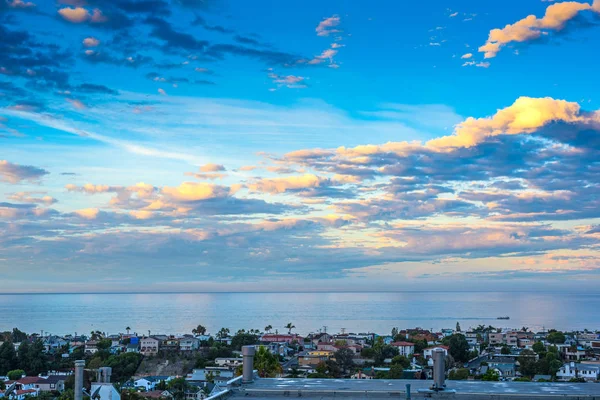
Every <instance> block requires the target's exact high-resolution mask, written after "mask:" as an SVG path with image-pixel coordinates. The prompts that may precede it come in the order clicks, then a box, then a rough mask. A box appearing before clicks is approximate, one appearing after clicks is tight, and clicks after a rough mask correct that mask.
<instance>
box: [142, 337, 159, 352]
mask: <svg viewBox="0 0 600 400" xmlns="http://www.w3.org/2000/svg"><path fill="white" fill-rule="evenodd" d="M159 345H160V340H158V339H156V338H154V337H145V338H141V339H140V353H142V354H143V355H145V356H153V355H156V354H158V349H159Z"/></svg>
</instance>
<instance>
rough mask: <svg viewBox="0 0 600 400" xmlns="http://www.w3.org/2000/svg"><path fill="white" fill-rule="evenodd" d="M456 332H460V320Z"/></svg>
mask: <svg viewBox="0 0 600 400" xmlns="http://www.w3.org/2000/svg"><path fill="white" fill-rule="evenodd" d="M456 332H460V324H459V323H458V322H457V323H456Z"/></svg>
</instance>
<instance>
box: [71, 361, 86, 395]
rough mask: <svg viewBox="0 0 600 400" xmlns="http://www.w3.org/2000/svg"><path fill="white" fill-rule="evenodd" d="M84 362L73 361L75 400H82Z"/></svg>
mask: <svg viewBox="0 0 600 400" xmlns="http://www.w3.org/2000/svg"><path fill="white" fill-rule="evenodd" d="M84 368H85V361H84V360H77V361H75V397H74V399H75V400H83V369H84Z"/></svg>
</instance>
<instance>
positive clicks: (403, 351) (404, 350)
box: [390, 342, 415, 357]
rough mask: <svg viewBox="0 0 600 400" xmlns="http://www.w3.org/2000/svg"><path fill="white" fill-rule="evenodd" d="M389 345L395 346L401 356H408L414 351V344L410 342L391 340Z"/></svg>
mask: <svg viewBox="0 0 600 400" xmlns="http://www.w3.org/2000/svg"><path fill="white" fill-rule="evenodd" d="M390 345H391V346H393V347H396V348H397V349H398V351H399V354H400V355H401V356H406V357H408V356H409V355H411V354H414V352H415V344H414V343H411V342H392V343H390Z"/></svg>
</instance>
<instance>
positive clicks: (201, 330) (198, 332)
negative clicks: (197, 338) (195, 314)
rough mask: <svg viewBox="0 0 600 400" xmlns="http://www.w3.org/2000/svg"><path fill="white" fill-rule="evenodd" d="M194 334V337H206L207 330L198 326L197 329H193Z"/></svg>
mask: <svg viewBox="0 0 600 400" xmlns="http://www.w3.org/2000/svg"><path fill="white" fill-rule="evenodd" d="M192 333H193V334H194V335H204V334H205V333H206V328H205V327H203V326H202V325H198V326H197V327H195V328H194V329H192Z"/></svg>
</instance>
